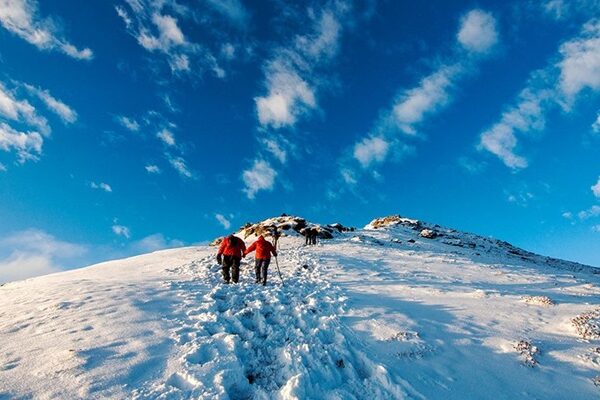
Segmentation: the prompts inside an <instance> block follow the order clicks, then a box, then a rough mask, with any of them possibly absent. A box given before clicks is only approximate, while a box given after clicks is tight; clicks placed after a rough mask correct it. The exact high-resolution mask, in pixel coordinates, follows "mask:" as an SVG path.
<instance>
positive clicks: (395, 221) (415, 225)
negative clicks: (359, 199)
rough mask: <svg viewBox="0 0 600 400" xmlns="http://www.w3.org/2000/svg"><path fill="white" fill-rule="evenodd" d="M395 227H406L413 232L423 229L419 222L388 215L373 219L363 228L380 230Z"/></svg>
mask: <svg viewBox="0 0 600 400" xmlns="http://www.w3.org/2000/svg"><path fill="white" fill-rule="evenodd" d="M396 225H402V226H406V227H409V228H411V229H414V230H420V229H421V228H422V227H423V226H422V224H421V222H420V221H418V220H416V219H410V218H404V217H401V216H400V215H390V216H387V217H383V218H376V219H374V220H373V221H371V222H370V223H369V224H368V225H367V226H366V227H365V228H366V229H380V228H386V227H389V226H396Z"/></svg>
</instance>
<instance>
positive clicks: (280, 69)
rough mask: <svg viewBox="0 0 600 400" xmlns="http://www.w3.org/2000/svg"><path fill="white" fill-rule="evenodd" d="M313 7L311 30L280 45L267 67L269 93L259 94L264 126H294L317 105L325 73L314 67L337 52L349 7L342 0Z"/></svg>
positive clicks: (324, 62) (331, 57) (266, 75)
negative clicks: (321, 74) (318, 71)
mask: <svg viewBox="0 0 600 400" xmlns="http://www.w3.org/2000/svg"><path fill="white" fill-rule="evenodd" d="M333 4H334V5H333V6H332V7H326V8H323V9H321V10H317V11H315V10H313V11H314V14H312V15H311V17H310V22H309V27H310V32H308V33H306V34H304V35H298V36H296V37H295V38H294V40H292V42H291V44H290V45H289V46H283V47H279V48H277V49H276V50H275V51H274V56H273V58H272V59H270V60H269V61H267V63H266V65H265V67H264V70H265V89H266V94H264V95H262V96H258V97H256V98H255V99H254V100H255V102H256V113H257V116H258V121H259V123H260V125H261V126H262V127H270V128H274V129H279V128H284V127H293V126H294V125H295V124H296V122H297V121H298V120H299V118H300V117H302V116H303V115H306V114H309V113H310V112H311V111H313V110H315V109H317V108H318V102H317V92H318V90H319V87H320V86H321V84H322V83H323V82H324V77H322V76H316V75H315V74H316V72H315V70H316V69H317V68H318V67H322V66H324V65H327V64H328V63H330V62H331V61H332V60H333V58H334V57H335V55H336V54H337V52H338V46H339V41H340V38H341V32H342V23H341V19H343V18H344V16H345V15H346V12H347V11H348V6H347V5H346V4H345V3H343V2H337V3H333Z"/></svg>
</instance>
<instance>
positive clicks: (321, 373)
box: [134, 248, 405, 400]
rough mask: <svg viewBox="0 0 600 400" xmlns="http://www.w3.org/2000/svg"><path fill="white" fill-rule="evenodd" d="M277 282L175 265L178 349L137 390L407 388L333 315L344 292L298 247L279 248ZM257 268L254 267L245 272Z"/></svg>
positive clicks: (377, 393)
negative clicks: (158, 376)
mask: <svg viewBox="0 0 600 400" xmlns="http://www.w3.org/2000/svg"><path fill="white" fill-rule="evenodd" d="M280 261H281V263H280V267H281V269H282V273H283V275H284V279H285V280H286V285H285V286H281V285H280V284H279V282H277V281H276V280H277V279H278V278H276V273H275V271H274V268H270V280H271V282H275V284H273V283H271V284H269V285H267V286H266V287H263V286H258V285H255V284H254V283H246V282H248V281H251V280H250V279H248V277H246V276H244V275H246V274H247V272H246V270H245V268H247V267H244V266H242V278H241V280H242V281H243V282H242V283H240V284H237V285H224V284H222V283H221V278H220V274H219V267H218V265H216V264H215V262H214V258H213V257H212V256H211V257H205V258H203V259H201V260H198V261H195V262H192V263H190V264H187V265H183V266H181V267H178V268H175V269H173V270H172V271H171V272H173V273H175V274H179V275H182V276H183V279H179V280H174V281H171V283H170V284H171V288H172V290H174V291H176V292H177V295H178V296H180V297H181V299H182V301H181V303H180V306H179V309H178V310H177V312H176V314H175V315H176V318H175V320H174V321H173V322H174V323H175V325H176V328H174V329H173V331H172V332H171V336H172V338H173V340H174V341H175V343H176V346H175V348H176V351H177V352H178V357H177V358H176V359H175V361H174V362H172V363H171V364H172V365H169V367H168V368H167V371H168V372H167V375H166V376H165V379H164V380H163V381H161V382H157V383H155V384H154V385H152V386H150V387H147V388H143V389H141V390H138V391H136V392H135V393H134V398H156V399H165V398H169V399H171V398H189V397H193V398H198V399H259V400H260V399H300V398H324V397H328V398H343V399H364V398H378V399H398V398H404V397H405V392H404V391H403V389H402V388H401V387H400V386H399V385H398V384H397V383H395V382H394V381H393V379H392V378H391V377H390V376H389V374H388V372H387V371H386V370H385V368H383V367H382V366H381V365H378V364H376V363H374V362H373V361H372V360H370V359H369V358H368V357H367V356H366V352H365V351H364V349H363V345H362V343H360V342H359V341H358V339H357V338H356V337H355V336H354V335H353V334H352V333H351V331H350V329H348V328H347V327H345V326H344V325H343V324H342V323H341V322H340V319H339V317H338V315H339V313H340V312H341V311H342V307H343V305H344V298H343V296H341V294H340V293H341V292H340V291H339V289H337V288H336V287H334V286H332V285H331V284H330V283H329V282H327V281H326V280H325V279H323V277H322V275H321V273H320V268H319V261H318V259H315V258H314V256H311V255H309V254H308V253H307V252H306V251H305V250H304V249H301V248H293V249H289V250H286V251H285V255H284V256H283V257H282V258H281V260H280ZM252 273H253V271H251V274H252Z"/></svg>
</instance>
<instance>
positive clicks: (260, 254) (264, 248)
mask: <svg viewBox="0 0 600 400" xmlns="http://www.w3.org/2000/svg"><path fill="white" fill-rule="evenodd" d="M254 250H256V257H255V258H256V265H255V267H254V268H255V271H256V283H262V284H263V286H264V285H266V284H267V268H269V263H270V262H271V254H273V255H274V256H275V257H277V250H275V247H273V245H272V244H271V243H269V242H267V241H266V240H265V238H264V237H263V236H262V235H260V236H259V237H258V239H256V242H254V243H252V244H251V245H250V247H248V250H246V251H245V252H244V255H245V256H246V255H248V254H250V253H252V252H253V251H254Z"/></svg>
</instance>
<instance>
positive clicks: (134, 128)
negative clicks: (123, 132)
mask: <svg viewBox="0 0 600 400" xmlns="http://www.w3.org/2000/svg"><path fill="white" fill-rule="evenodd" d="M116 121H117V122H118V123H119V124H120V125H121V126H122V127H123V128H125V129H127V130H128V131H131V132H138V131H139V130H140V124H139V122H137V121H136V120H135V119H133V118H129V117H125V116H123V115H119V116H117V117H116Z"/></svg>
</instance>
